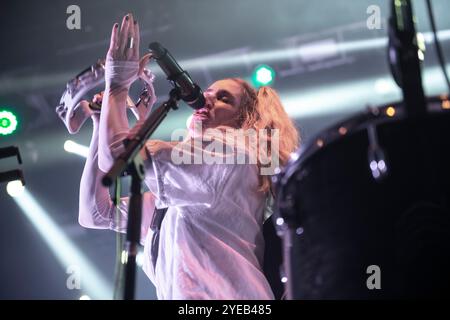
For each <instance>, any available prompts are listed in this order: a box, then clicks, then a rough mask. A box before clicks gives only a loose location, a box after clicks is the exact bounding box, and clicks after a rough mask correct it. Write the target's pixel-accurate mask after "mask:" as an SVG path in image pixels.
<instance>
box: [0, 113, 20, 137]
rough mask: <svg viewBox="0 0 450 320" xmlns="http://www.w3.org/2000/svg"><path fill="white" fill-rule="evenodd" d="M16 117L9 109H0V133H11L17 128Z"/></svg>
mask: <svg viewBox="0 0 450 320" xmlns="http://www.w3.org/2000/svg"><path fill="white" fill-rule="evenodd" d="M17 124H18V123H17V117H16V116H15V115H14V114H13V113H12V112H10V111H6V110H0V135H4V136H6V135H9V134H12V133H13V132H14V131H16V129H17Z"/></svg>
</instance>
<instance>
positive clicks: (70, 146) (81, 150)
mask: <svg viewBox="0 0 450 320" xmlns="http://www.w3.org/2000/svg"><path fill="white" fill-rule="evenodd" d="M64 150H66V151H67V152H70V153H74V154H77V155H79V156H81V157H85V158H86V157H87V155H88V152H89V148H88V147H86V146H83V145H82V144H79V143H76V142H74V141H72V140H66V142H64Z"/></svg>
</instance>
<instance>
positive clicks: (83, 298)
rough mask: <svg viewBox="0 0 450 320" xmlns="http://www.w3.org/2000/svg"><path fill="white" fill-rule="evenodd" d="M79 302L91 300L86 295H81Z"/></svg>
mask: <svg viewBox="0 0 450 320" xmlns="http://www.w3.org/2000/svg"><path fill="white" fill-rule="evenodd" d="M80 300H91V297H89V296H88V295H87V294H83V295H82V296H81V297H80Z"/></svg>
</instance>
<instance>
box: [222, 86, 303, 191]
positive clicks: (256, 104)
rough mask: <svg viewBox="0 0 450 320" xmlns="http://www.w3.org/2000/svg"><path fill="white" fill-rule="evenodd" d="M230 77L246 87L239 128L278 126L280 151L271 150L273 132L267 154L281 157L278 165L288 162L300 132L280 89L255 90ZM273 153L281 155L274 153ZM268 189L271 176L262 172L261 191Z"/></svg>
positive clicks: (267, 142) (272, 127)
mask: <svg viewBox="0 0 450 320" xmlns="http://www.w3.org/2000/svg"><path fill="white" fill-rule="evenodd" d="M230 80H233V81H235V82H237V83H239V84H240V86H241V88H242V90H243V91H242V96H241V104H240V118H239V122H240V123H239V125H240V127H241V128H242V129H244V130H248V129H254V130H255V131H256V132H260V131H259V130H261V129H267V130H268V132H271V131H270V130H272V129H278V130H279V131H278V132H279V146H278V148H277V149H278V150H272V147H271V135H267V137H266V142H265V143H266V145H267V157H268V158H273V156H278V160H279V164H280V165H281V166H284V165H286V163H287V162H288V160H289V156H290V154H291V153H292V152H293V151H294V150H295V149H297V148H298V146H299V144H300V135H299V133H298V131H297V129H296V127H295V125H294V123H293V122H292V120H291V119H290V118H289V116H288V114H287V113H286V111H285V110H284V107H283V105H282V103H281V100H280V97H279V96H278V94H277V92H276V91H275V90H274V89H272V88H270V87H268V86H264V87H260V88H259V89H258V90H255V89H254V88H253V87H252V86H251V85H250V84H249V83H248V82H247V81H245V80H243V79H240V78H231V79H230ZM258 141H259V140H258ZM272 152H277V153H278V154H275V155H273V154H272ZM258 166H259V167H261V162H260V159H258ZM269 190H271V180H270V176H263V175H260V188H259V191H262V192H268V191H269Z"/></svg>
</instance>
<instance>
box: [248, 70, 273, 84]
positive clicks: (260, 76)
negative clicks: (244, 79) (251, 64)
mask: <svg viewBox="0 0 450 320" xmlns="http://www.w3.org/2000/svg"><path fill="white" fill-rule="evenodd" d="M274 79H275V71H274V70H273V69H272V68H271V67H269V66H267V65H260V66H258V67H257V68H256V69H255V71H254V73H253V84H254V85H255V86H256V87H261V86H268V85H270V84H271V83H273V80H274Z"/></svg>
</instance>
